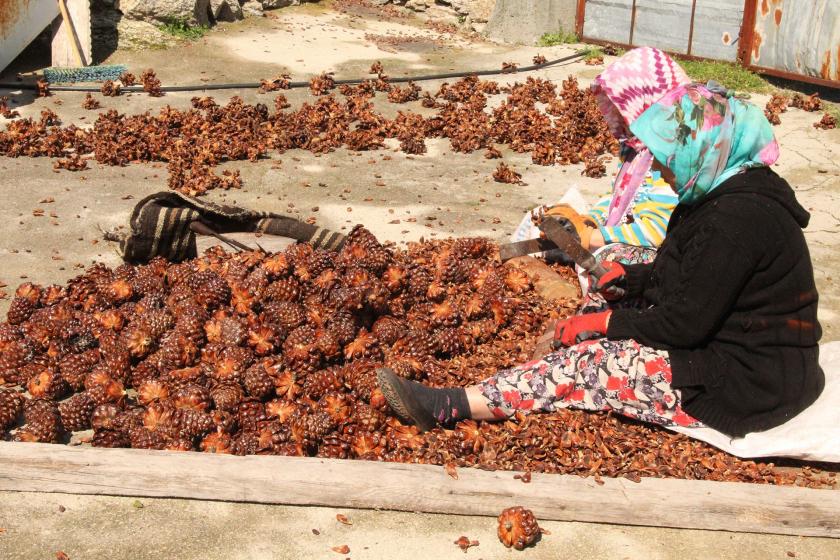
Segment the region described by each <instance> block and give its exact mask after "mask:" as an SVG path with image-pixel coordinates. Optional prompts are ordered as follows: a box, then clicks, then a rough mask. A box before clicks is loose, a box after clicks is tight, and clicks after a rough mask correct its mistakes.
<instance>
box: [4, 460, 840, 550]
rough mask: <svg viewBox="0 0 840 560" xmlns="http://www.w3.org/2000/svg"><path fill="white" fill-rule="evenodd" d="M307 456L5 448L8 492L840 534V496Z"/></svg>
mask: <svg viewBox="0 0 840 560" xmlns="http://www.w3.org/2000/svg"><path fill="white" fill-rule="evenodd" d="M457 474H458V479H457V480H455V479H453V478H452V477H450V476H449V475H447V474H446V473H445V471H444V469H443V468H441V467H434V466H430V465H406V464H400V463H375V462H368V461H350V460H339V459H316V458H303V457H276V456H247V457H234V456H229V455H211V454H206V453H177V452H164V451H141V450H134V449H97V448H90V447H68V446H60V445H49V444H37V443H0V490H3V491H15V492H59V493H66V494H93V495H110V496H143V497H158V498H163V497H168V498H190V499H199V500H223V501H233V502H256V503H266V504H287V505H299V506H304V505H306V506H332V507H341V508H366V509H390V510H398V511H418V512H429V513H447V514H463V515H488V516H496V515H498V514H499V512H500V511H501V510H502V509H503V508H506V507H510V506H514V505H522V506H525V507H527V508H530V509H532V510H533V511H534V513H535V514H536V516H537V518H538V519H545V520H559V521H585V522H597V523H615V524H622V525H649V526H656V527H677V528H687V529H712V530H723V531H739V532H753V533H778V534H785V535H804V536H817V537H835V538H838V537H840V492H838V491H832V490H813V489H808V488H797V487H777V486H767V485H757V484H746V483H737V482H706V481H687V480H676V479H642V482H640V483H633V482H630V481H629V480H626V479H609V478H607V479H604V480H603V485H598V484H597V483H596V482H595V481H594V480H593V479H591V478H588V479H584V478H580V477H577V476H568V475H552V474H533V475H532V478H531V482H530V483H528V484H525V483H523V482H521V481H519V480H515V479H514V478H513V475H514V474H515V473H513V472H501V471H496V472H489V471H482V470H477V469H459V470H458V473H457Z"/></svg>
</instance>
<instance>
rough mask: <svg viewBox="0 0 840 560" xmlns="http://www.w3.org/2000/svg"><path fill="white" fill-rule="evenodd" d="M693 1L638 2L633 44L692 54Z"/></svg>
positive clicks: (641, 0)
mask: <svg viewBox="0 0 840 560" xmlns="http://www.w3.org/2000/svg"><path fill="white" fill-rule="evenodd" d="M691 4H692V0H637V1H636V28H635V30H634V31H633V44H634V45H638V46H642V45H646V46H650V47H656V48H659V49H662V50H663V51H668V52H672V53H680V54H688V36H689V35H690V33H691Z"/></svg>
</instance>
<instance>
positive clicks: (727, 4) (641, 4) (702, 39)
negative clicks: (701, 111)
mask: <svg viewBox="0 0 840 560" xmlns="http://www.w3.org/2000/svg"><path fill="white" fill-rule="evenodd" d="M585 9H586V13H585V17H584V19H583V36H584V37H585V38H588V39H595V40H599V41H610V42H614V43H620V44H622V45H634V46H635V45H650V46H655V47H658V48H660V49H663V50H666V51H669V52H674V53H680V54H690V55H694V56H702V57H707V58H716V59H719V60H729V61H734V60H735V59H736V58H737V56H738V46H737V39H738V34H739V32H740V29H741V21H742V19H743V14H744V0H699V1H697V2H694V1H693V0H635V1H634V0H587V2H586V3H585ZM692 10H693V11H694V14H693V17H692ZM634 12H635V13H634ZM692 21H693V22H694V26H693V29H692ZM631 25H632V27H631Z"/></svg>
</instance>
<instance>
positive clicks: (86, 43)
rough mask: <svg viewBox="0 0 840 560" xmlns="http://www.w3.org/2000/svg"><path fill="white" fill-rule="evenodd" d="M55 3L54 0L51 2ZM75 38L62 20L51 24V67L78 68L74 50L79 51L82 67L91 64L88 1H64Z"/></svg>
mask: <svg viewBox="0 0 840 560" xmlns="http://www.w3.org/2000/svg"><path fill="white" fill-rule="evenodd" d="M51 3H55V0H51ZM66 3H67V11H68V12H69V16H70V20H71V21H72V23H73V30H75V36H74V34H73V33H72V32H71V29H70V25H69V23H68V22H66V21H64V19H63V18H58V19H57V20H55V22H54V23H53V39H52V65H53V66H55V67H56V68H72V67H78V66H79V62H78V59H77V55H76V49H79V50H80V51H81V56H82V64H81V65H82V66H89V65H90V64H91V51H92V48H93V46H92V43H91V31H92V30H91V22H90V0H66Z"/></svg>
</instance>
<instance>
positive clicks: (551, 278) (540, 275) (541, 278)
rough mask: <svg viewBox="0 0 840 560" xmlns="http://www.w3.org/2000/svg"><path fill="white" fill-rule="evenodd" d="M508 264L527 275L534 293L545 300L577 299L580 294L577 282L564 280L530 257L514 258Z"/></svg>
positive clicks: (548, 267)
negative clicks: (532, 285)
mask: <svg viewBox="0 0 840 560" xmlns="http://www.w3.org/2000/svg"><path fill="white" fill-rule="evenodd" d="M508 262H509V263H511V264H513V265H515V266H517V267H519V268H520V269H521V270H522V271H523V272H524V273H525V274H527V275H528V277H529V278H530V279H531V282H532V283H533V284H534V289H535V290H536V292H537V293H538V294H540V296H542V297H543V298H545V299H547V300H552V299H568V298H573V297H578V294H579V293H580V287H579V286H578V284H577V282H574V283H573V282H570V281H569V280H566V279H565V278H563V277H562V276H560V275H559V274H557V273H556V272H554V270H553V269H552V268H551V267H550V266H548V265H547V264H545V263H544V262H542V261H541V260H538V259H535V258H534V257H532V256H529V255H525V256H523V257H515V258H512V259H510V260H509V261H508Z"/></svg>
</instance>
